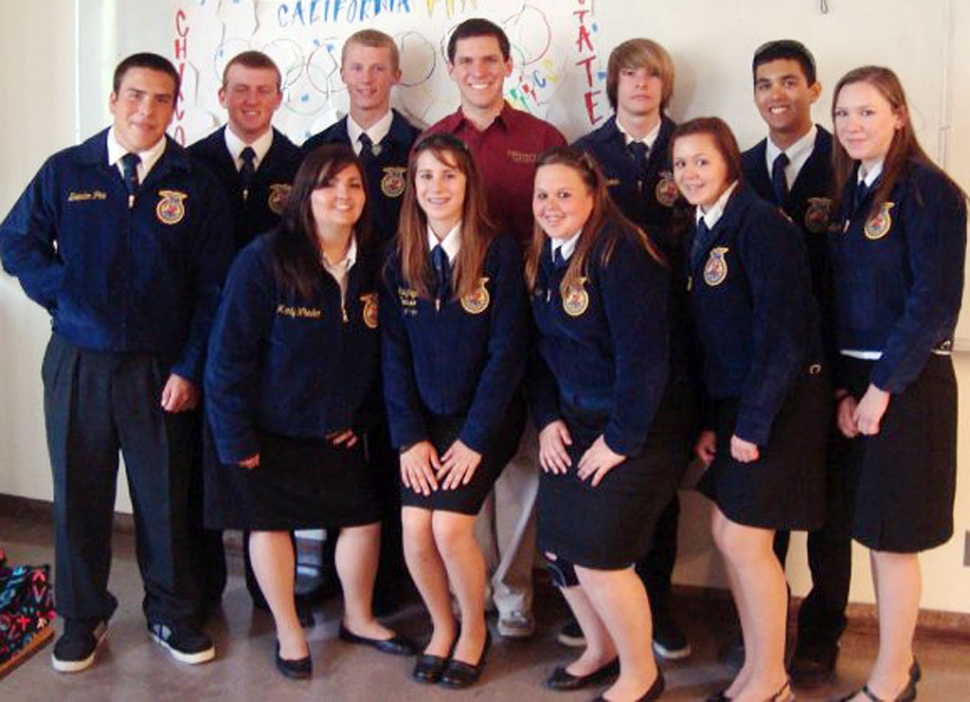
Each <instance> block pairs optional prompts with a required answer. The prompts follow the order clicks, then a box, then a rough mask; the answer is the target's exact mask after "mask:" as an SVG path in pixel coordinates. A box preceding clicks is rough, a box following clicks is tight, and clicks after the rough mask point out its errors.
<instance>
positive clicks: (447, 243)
mask: <svg viewBox="0 0 970 702" xmlns="http://www.w3.org/2000/svg"><path fill="white" fill-rule="evenodd" d="M438 244H441V248H443V249H444V250H445V255H447V256H448V263H453V262H454V260H455V257H456V256H457V255H458V250H459V249H460V248H461V222H459V223H458V224H456V225H455V226H454V227H453V228H452V229H451V231H449V232H448V233H447V234H446V235H445V238H444V239H442V240H441V241H438V237H436V236H435V233H434V232H433V231H432V230H431V227H430V226H429V227H428V251H431V250H432V249H433V248H434V247H435V246H437V245H438Z"/></svg>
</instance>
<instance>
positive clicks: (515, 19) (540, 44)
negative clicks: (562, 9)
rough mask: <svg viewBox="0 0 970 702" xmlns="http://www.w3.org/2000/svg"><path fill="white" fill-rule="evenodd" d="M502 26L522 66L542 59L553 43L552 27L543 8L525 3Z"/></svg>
mask: <svg viewBox="0 0 970 702" xmlns="http://www.w3.org/2000/svg"><path fill="white" fill-rule="evenodd" d="M502 28H503V29H504V30H505V33H506V34H507V35H508V37H509V41H510V42H511V43H512V46H513V47H515V51H516V53H517V54H518V55H519V56H518V57H517V58H519V59H520V64H519V65H521V66H523V67H525V66H529V65H531V64H533V63H536V62H537V61H541V60H542V59H543V58H544V57H545V55H546V54H547V53H548V52H549V47H550V46H551V45H552V29H551V28H550V27H549V20H548V18H547V17H546V15H545V13H544V12H542V10H540V9H538V8H537V7H535V6H533V5H524V6H523V7H522V10H521V11H520V12H517V13H516V14H514V15H511V16H509V17H507V18H506V19H505V20H503V21H502Z"/></svg>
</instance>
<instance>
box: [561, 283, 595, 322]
mask: <svg viewBox="0 0 970 702" xmlns="http://www.w3.org/2000/svg"><path fill="white" fill-rule="evenodd" d="M587 307H589V293H588V292H586V278H580V279H579V287H570V288H569V289H568V290H566V291H565V293H564V294H563V296H562V309H563V311H564V312H565V313H566V314H568V315H569V316H570V317H579V316H580V315H582V314H583V312H585V311H586V308H587Z"/></svg>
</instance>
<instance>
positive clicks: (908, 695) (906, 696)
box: [838, 656, 923, 702]
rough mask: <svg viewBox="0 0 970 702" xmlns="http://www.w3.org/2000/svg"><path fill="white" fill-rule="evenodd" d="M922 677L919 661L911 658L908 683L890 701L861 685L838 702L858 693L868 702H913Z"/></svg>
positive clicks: (846, 701) (845, 700)
mask: <svg viewBox="0 0 970 702" xmlns="http://www.w3.org/2000/svg"><path fill="white" fill-rule="evenodd" d="M922 677H923V670H922V669H921V668H920V667H919V661H918V660H916V657H915V656H914V657H913V664H912V665H911V666H909V682H907V683H906V687H904V688H903V691H902V692H900V693H899V694H898V695H896V697H894V698H893V699H892V700H884V699H882V698H881V697H879V696H877V695H876V693H874V692H873V691H872V690H870V689H869V686H868V685H863V686H862V689H861V690H856V691H855V692H853V693H852V694H850V695H849V696H848V697H842V698H840V699H839V701H838V702H848V701H849V700H851V699H852V698H853V697H855V696H856V695H858V694H859V693H860V692H861V693H862V694H863V695H865V696H866V697H867V698H868V699H869V702H913V700H915V699H916V683H918V682H919V681H920V678H922Z"/></svg>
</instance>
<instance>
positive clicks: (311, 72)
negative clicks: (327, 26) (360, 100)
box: [306, 37, 340, 96]
mask: <svg viewBox="0 0 970 702" xmlns="http://www.w3.org/2000/svg"><path fill="white" fill-rule="evenodd" d="M338 43H339V39H337V37H327V38H326V39H323V40H321V41H320V44H319V45H318V46H317V47H316V48H315V49H314V50H313V53H312V54H310V58H309V59H307V62H306V74H307V79H308V80H309V81H310V85H312V86H313V87H314V88H316V90H317V91H318V92H320V93H323V94H324V95H327V96H329V95H330V94H331V93H332V92H333V91H334V87H335V83H334V79H335V78H336V77H337V76H338V75H339V73H340V61H339V59H338V58H337V56H336V51H337V45H338Z"/></svg>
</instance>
